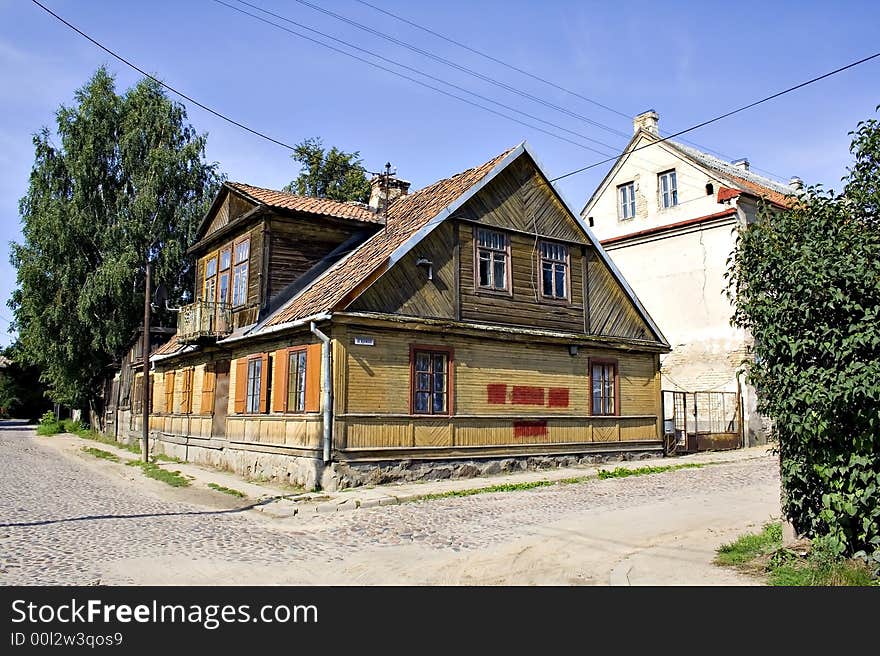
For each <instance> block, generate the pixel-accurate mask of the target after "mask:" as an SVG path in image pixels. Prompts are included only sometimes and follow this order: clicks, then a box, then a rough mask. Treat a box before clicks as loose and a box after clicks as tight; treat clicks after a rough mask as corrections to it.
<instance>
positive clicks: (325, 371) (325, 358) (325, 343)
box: [309, 321, 333, 465]
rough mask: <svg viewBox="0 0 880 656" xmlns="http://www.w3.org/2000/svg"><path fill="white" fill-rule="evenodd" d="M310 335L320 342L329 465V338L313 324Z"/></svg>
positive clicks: (331, 394) (330, 394)
mask: <svg viewBox="0 0 880 656" xmlns="http://www.w3.org/2000/svg"><path fill="white" fill-rule="evenodd" d="M309 330H311V331H312V334H313V335H314V336H315V337H317V338H318V339H320V340H321V342H322V344H321V385H322V386H323V389H322V392H323V396H324V398H323V400H322V405H323V408H324V464H325V465H326V464H329V463H330V440H331V436H332V430H333V424H332V422H333V391H332V381H331V380H330V338H329V337H327V335H325V334H324V333H322V332H321V331H320V330H319V329H318V327H317V326H316V325H315V322H314V321H312V322H311V324H310V325H309Z"/></svg>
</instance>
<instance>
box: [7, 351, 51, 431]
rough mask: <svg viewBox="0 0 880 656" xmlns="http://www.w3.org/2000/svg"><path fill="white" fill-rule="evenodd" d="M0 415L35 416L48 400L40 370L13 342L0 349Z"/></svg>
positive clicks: (48, 402)
mask: <svg viewBox="0 0 880 656" xmlns="http://www.w3.org/2000/svg"><path fill="white" fill-rule="evenodd" d="M0 362H2V366H0V417H4V416H5V417H15V418H17V419H37V418H39V417H40V415H42V414H43V413H44V412H45V411H46V410H49V409H51V406H52V404H51V403H50V401H49V398H48V397H47V396H46V386H45V385H44V384H43V383H41V382H40V370H39V369H38V368H37V367H35V366H33V365H29V364H28V363H27V362H25V361H24V360H23V356H22V354H21V352H20V350H19V349H18V348H17V345H16V344H13V345H12V346H10V347H8V348H6V349H2V350H0Z"/></svg>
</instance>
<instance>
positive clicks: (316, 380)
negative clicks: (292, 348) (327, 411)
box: [306, 344, 321, 412]
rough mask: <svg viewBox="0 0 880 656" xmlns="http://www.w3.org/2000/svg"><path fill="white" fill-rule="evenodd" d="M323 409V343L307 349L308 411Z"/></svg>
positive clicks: (312, 345) (311, 345) (310, 345)
mask: <svg viewBox="0 0 880 656" xmlns="http://www.w3.org/2000/svg"><path fill="white" fill-rule="evenodd" d="M320 409H321V344H309V346H308V348H307V349H306V412H318V410H320Z"/></svg>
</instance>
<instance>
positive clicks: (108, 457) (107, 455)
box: [82, 446, 119, 462]
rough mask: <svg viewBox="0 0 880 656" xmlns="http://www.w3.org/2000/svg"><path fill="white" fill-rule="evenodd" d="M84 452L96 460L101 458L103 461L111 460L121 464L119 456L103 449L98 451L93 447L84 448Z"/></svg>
mask: <svg viewBox="0 0 880 656" xmlns="http://www.w3.org/2000/svg"><path fill="white" fill-rule="evenodd" d="M82 450H83V451H85V452H86V453H88V454H89V455H92V456H95V457H96V458H101V459H102V460H109V461H110V462H119V456H117V455H116V454H115V453H110V452H109V451H104V450H103V449H96V448H94V447H91V446H84V447H83V448H82Z"/></svg>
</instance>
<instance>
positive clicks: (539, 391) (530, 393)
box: [511, 385, 544, 405]
mask: <svg viewBox="0 0 880 656" xmlns="http://www.w3.org/2000/svg"><path fill="white" fill-rule="evenodd" d="M511 403H513V404H514V405H544V388H543V387H524V386H519V385H514V386H513V397H512V399H511Z"/></svg>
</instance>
